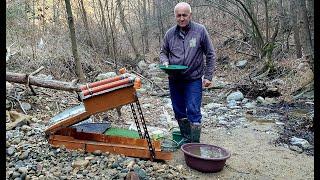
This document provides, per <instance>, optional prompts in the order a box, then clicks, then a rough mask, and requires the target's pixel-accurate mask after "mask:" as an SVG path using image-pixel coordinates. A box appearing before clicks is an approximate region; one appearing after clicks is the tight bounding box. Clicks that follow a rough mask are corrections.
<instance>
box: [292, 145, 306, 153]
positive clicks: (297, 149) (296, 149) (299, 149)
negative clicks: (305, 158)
mask: <svg viewBox="0 0 320 180" xmlns="http://www.w3.org/2000/svg"><path fill="white" fill-rule="evenodd" d="M289 149H291V150H293V151H296V152H298V153H302V152H303V150H302V149H301V148H299V147H298V146H289Z"/></svg>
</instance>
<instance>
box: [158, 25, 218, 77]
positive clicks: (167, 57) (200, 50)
mask: <svg viewBox="0 0 320 180" xmlns="http://www.w3.org/2000/svg"><path fill="white" fill-rule="evenodd" d="M203 55H205V56H206V61H204V57H203ZM215 57H216V55H215V50H214V48H213V45H212V42H211V40H210V37H209V34H208V32H207V30H206V28H205V27H204V26H203V25H201V24H198V23H195V22H192V21H190V23H189V26H188V30H187V32H186V34H185V35H184V34H182V33H181V31H180V28H179V26H177V25H175V26H173V27H171V28H170V29H169V30H168V31H167V32H166V34H165V36H164V40H163V44H162V47H161V50H160V63H161V64H163V63H164V62H169V64H178V65H185V66H188V69H186V70H185V71H183V72H182V73H181V74H179V75H178V76H177V75H175V76H174V77H173V76H170V74H169V78H172V79H183V80H194V79H199V78H201V77H202V76H203V75H204V78H205V79H208V80H210V81H211V80H212V76H213V73H214V68H215Z"/></svg>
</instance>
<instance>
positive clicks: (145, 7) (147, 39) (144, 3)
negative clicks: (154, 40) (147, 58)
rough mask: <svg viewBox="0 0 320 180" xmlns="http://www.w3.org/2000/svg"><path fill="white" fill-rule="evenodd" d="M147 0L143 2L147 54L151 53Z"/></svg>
mask: <svg viewBox="0 0 320 180" xmlns="http://www.w3.org/2000/svg"><path fill="white" fill-rule="evenodd" d="M146 3H147V2H146V0H143V4H142V8H143V9H142V13H143V40H144V47H145V53H148V52H149V24H148V16H147V4H146Z"/></svg>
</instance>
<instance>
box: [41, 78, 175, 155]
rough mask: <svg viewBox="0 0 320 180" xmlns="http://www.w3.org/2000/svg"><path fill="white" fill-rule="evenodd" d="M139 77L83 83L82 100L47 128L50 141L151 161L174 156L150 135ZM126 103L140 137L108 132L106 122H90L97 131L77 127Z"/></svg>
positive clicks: (52, 120)
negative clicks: (116, 134) (112, 134)
mask: <svg viewBox="0 0 320 180" xmlns="http://www.w3.org/2000/svg"><path fill="white" fill-rule="evenodd" d="M139 80H140V79H139V78H136V77H134V76H133V75H131V74H127V73H126V74H122V75H119V76H116V77H112V78H109V79H104V80H101V81H97V82H94V83H91V84H87V85H85V86H82V87H81V90H82V91H81V93H80V98H81V100H82V103H81V104H80V105H78V106H75V107H73V108H71V109H67V110H65V111H64V112H61V113H60V114H58V115H56V116H55V117H53V118H52V119H50V121H49V125H48V128H47V129H46V130H45V132H46V134H47V136H48V140H49V143H50V144H52V145H53V146H55V147H59V146H65V147H66V148H67V149H75V150H78V149H81V150H84V151H86V152H93V151H95V150H101V151H102V152H110V153H115V154H123V155H125V156H131V157H139V158H147V159H151V160H154V159H158V160H170V159H172V152H168V151H163V150H161V143H160V141H156V140H151V138H150V136H149V133H148V130H147V126H146V124H145V120H144V117H143V114H142V111H141V107H140V103H139V100H138V97H137V92H136V88H139V87H140V86H141V82H140V81H139ZM137 86H138V87H137ZM124 105H130V107H131V111H132V114H133V117H134V121H135V124H136V126H137V130H138V133H139V137H140V138H130V137H122V136H111V135H105V134H103V132H104V131H105V130H106V129H107V125H106V124H104V123H93V124H91V125H93V126H96V128H95V129H98V130H95V131H89V132H88V131H83V129H81V128H79V126H77V124H79V123H81V122H82V121H84V120H86V119H88V118H90V116H91V115H94V114H97V113H101V112H105V111H108V110H110V109H114V108H117V107H121V106H124ZM136 110H137V111H136ZM138 117H139V118H138ZM140 124H141V125H140ZM141 128H143V130H144V131H143V132H142V131H141Z"/></svg>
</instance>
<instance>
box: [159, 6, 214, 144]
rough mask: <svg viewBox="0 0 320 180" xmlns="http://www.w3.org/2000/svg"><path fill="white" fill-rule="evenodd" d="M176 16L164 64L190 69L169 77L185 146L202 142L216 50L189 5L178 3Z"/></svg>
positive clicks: (167, 39)
mask: <svg viewBox="0 0 320 180" xmlns="http://www.w3.org/2000/svg"><path fill="white" fill-rule="evenodd" d="M174 15H175V19H176V22H177V24H176V25H175V26H173V27H171V28H170V29H169V30H168V31H167V32H166V34H165V36H164V39H163V44H162V46H161V50H160V63H161V64H163V65H171V64H175V65H185V66H188V68H187V69H186V70H184V71H182V72H181V73H179V74H176V73H175V74H174V75H172V74H168V75H169V76H168V78H169V89H170V98H171V101H172V107H173V111H174V115H175V119H176V120H177V121H178V124H179V128H180V132H181V135H182V136H183V142H182V144H183V143H187V142H200V134H201V118H202V115H201V110H200V107H201V101H202V88H203V87H208V86H210V85H211V81H212V77H213V71H214V68H215V57H216V56H215V50H214V48H213V45H212V42H211V39H210V36H209V34H208V32H207V30H206V28H205V27H204V26H203V25H201V24H198V23H196V22H193V21H191V17H192V11H191V7H190V5H189V4H188V3H185V2H180V3H178V4H177V5H176V6H175V7H174ZM204 56H205V57H206V59H204ZM180 145H181V144H180Z"/></svg>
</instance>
